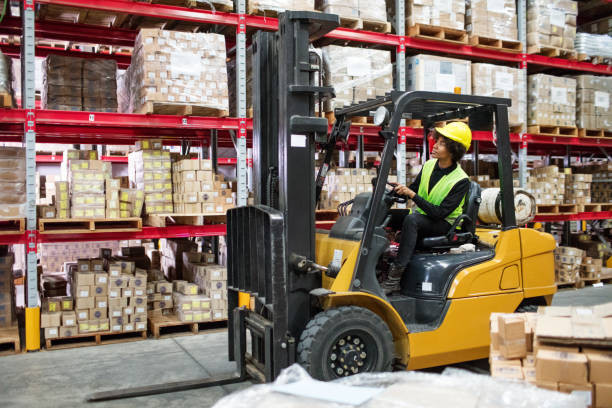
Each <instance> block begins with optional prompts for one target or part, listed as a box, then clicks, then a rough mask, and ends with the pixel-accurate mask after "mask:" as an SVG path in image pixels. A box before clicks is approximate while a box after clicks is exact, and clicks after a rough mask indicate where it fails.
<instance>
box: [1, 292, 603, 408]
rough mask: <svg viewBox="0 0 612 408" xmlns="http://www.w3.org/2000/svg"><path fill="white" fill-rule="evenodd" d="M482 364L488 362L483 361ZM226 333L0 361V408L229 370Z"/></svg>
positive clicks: (206, 392)
mask: <svg viewBox="0 0 612 408" xmlns="http://www.w3.org/2000/svg"><path fill="white" fill-rule="evenodd" d="M609 301H612V285H605V286H604V287H600V288H593V287H588V288H584V289H580V290H563V291H561V292H559V293H558V294H557V295H556V296H555V298H554V301H553V304H554V305H595V304H599V303H604V302H609ZM485 361H486V360H485ZM232 368H233V363H230V362H229V361H227V335H226V332H225V331H224V330H219V331H215V332H208V333H204V334H201V335H197V336H188V337H175V338H170V339H162V340H153V339H151V340H147V341H136V342H131V343H119V344H111V345H103V346H96V347H83V348H74V349H65V350H53V351H42V352H37V353H28V354H20V355H15V356H6V357H0V378H1V380H0V383H1V384H2V386H1V387H0V406H7V407H33V406H39V405H41V402H42V401H44V403H43V404H44V406H45V407H47V408H52V407H62V408H65V407H74V406H82V405H86V403H85V402H84V400H85V397H86V396H87V395H89V394H91V393H93V392H96V391H105V390H111V389H113V388H125V387H128V386H142V385H150V384H156V383H162V382H170V381H180V380H189V379H196V378H204V377H209V376H211V375H216V374H221V373H227V372H230V371H231V370H232ZM250 385H251V383H250V382H245V383H241V384H235V385H228V386H223V387H214V388H208V389H200V390H192V391H185V392H180V393H174V394H162V395H155V396H151V397H140V398H133V399H127V400H123V401H111V402H105V403H96V404H91V406H92V407H96V408H97V407H134V406H139V407H143V408H144V407H164V408H171V407H204V408H205V407H211V406H212V405H213V404H214V403H215V402H216V401H217V400H218V399H220V398H222V397H223V396H225V395H227V394H229V393H231V392H233V391H236V390H239V389H243V388H246V387H248V386H250Z"/></svg>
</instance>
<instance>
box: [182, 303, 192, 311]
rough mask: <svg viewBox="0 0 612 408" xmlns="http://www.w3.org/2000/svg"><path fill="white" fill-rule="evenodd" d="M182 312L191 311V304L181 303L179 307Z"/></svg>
mask: <svg viewBox="0 0 612 408" xmlns="http://www.w3.org/2000/svg"><path fill="white" fill-rule="evenodd" d="M181 309H182V310H191V303H183V305H182V306H181Z"/></svg>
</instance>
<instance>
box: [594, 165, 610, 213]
mask: <svg viewBox="0 0 612 408" xmlns="http://www.w3.org/2000/svg"><path fill="white" fill-rule="evenodd" d="M591 171H592V173H593V182H592V183H591V202H593V203H612V183H610V180H611V179H612V162H607V163H602V164H599V165H597V166H594V167H593V168H592V169H591Z"/></svg>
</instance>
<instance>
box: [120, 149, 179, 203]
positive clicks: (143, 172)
mask: <svg viewBox="0 0 612 408" xmlns="http://www.w3.org/2000/svg"><path fill="white" fill-rule="evenodd" d="M136 148H137V149H138V150H137V151H135V152H133V153H130V154H129V155H128V174H129V177H130V183H132V185H133V186H134V187H136V190H140V191H144V205H145V210H144V212H145V213H146V214H159V213H171V212H172V211H173V207H172V176H171V163H170V152H169V151H167V150H162V142H161V140H157V139H155V140H142V141H140V142H138V143H136ZM121 194H123V193H121ZM121 201H123V199H121Z"/></svg>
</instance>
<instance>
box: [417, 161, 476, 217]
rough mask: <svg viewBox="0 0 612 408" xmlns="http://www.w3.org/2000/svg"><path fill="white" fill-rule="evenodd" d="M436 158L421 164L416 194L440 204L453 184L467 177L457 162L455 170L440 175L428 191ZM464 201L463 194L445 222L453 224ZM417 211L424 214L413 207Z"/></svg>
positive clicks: (461, 209)
mask: <svg viewBox="0 0 612 408" xmlns="http://www.w3.org/2000/svg"><path fill="white" fill-rule="evenodd" d="M437 162H438V159H431V160H428V161H426V162H425V164H424V165H423V170H422V172H421V182H420V184H419V191H418V193H417V194H418V195H419V196H421V197H422V198H423V199H425V200H426V201H428V202H430V203H432V204H433V205H440V204H441V203H442V201H444V199H445V198H446V196H447V195H448V193H450V191H451V190H452V189H453V187H454V186H455V184H457V183H458V182H459V181H461V180H463V179H465V178H468V175H467V174H466V173H465V171H463V169H462V168H461V166H459V164H457V167H455V170H453V171H451V172H450V173H449V174H445V175H444V176H442V178H441V179H440V180H438V182H437V183H436V185H435V186H433V188H432V189H431V191H429V180H430V179H431V174H432V173H433V171H434V169H435V168H436V163H437ZM464 202H465V196H464V197H463V198H462V199H461V203H459V206H458V207H457V208H455V209H454V210H453V212H452V213H450V214H449V215H448V216H447V217H446V218H445V220H446V222H448V223H449V224H451V225H452V224H453V222H455V220H456V219H457V217H459V216H460V215H461V214H462V213H463V204H464ZM415 208H416V210H417V211H418V212H420V213H421V214H425V211H423V210H421V209H420V208H418V207H415Z"/></svg>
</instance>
